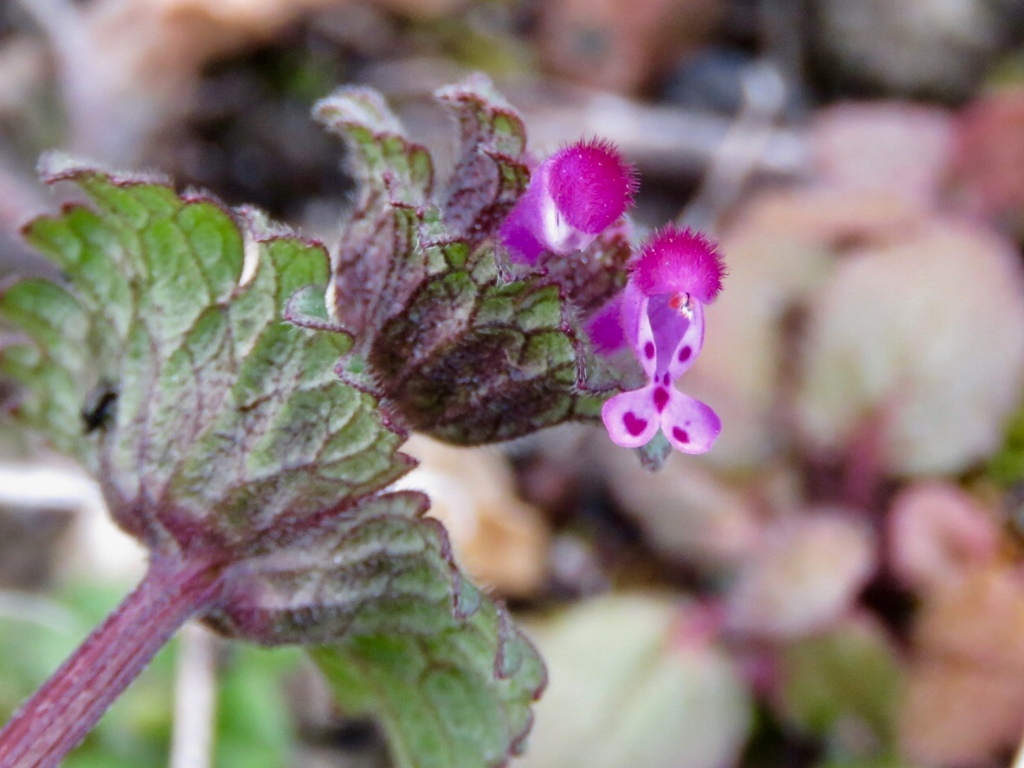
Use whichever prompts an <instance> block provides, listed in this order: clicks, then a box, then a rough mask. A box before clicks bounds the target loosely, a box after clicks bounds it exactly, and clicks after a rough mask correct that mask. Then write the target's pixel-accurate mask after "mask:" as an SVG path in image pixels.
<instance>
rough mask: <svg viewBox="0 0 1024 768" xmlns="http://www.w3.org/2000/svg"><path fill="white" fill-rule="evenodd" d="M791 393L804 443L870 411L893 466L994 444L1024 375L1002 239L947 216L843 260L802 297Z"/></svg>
mask: <svg viewBox="0 0 1024 768" xmlns="http://www.w3.org/2000/svg"><path fill="white" fill-rule="evenodd" d="M807 327H808V339H807V343H806V348H805V350H804V353H805V368H804V370H803V377H802V381H801V389H800V392H799V399H798V402H797V416H798V425H799V428H800V430H801V432H802V434H803V436H804V437H805V439H806V441H807V444H808V447H810V448H811V449H812V450H815V451H823V452H826V453H839V452H841V451H842V450H843V448H844V447H845V446H846V445H847V444H848V442H849V441H850V439H851V437H852V435H853V434H854V432H855V431H856V430H857V429H858V427H860V426H861V425H862V424H863V423H864V421H865V420H866V419H869V418H873V417H874V418H879V419H880V421H881V422H882V423H883V424H884V426H883V427H882V429H883V433H882V436H881V437H882V442H883V443H884V449H883V456H882V457H880V458H881V459H882V461H883V462H884V464H885V466H887V467H888V469H889V470H891V471H892V472H893V473H896V474H918V473H929V472H958V471H961V470H963V469H964V468H966V467H967V466H969V465H970V464H971V463H972V462H975V461H978V460H980V459H982V458H983V457H985V456H986V455H988V454H989V453H991V452H992V451H993V450H995V448H996V447H997V446H998V445H999V442H1000V440H1001V437H1002V430H1003V424H1004V422H1005V420H1006V418H1007V417H1008V416H1009V414H1010V413H1011V412H1012V411H1013V409H1014V407H1015V406H1016V405H1017V403H1018V401H1019V398H1020V392H1021V389H1022V386H1024V281H1022V276H1021V271H1020V266H1019V264H1018V256H1017V254H1016V251H1015V249H1014V248H1013V246H1012V244H1010V243H1008V242H1006V241H1005V240H1003V239H1002V238H1001V237H999V236H998V235H996V234H995V233H994V232H992V231H989V230H986V229H984V228H981V227H978V226H975V225H973V224H969V223H967V222H963V221H956V220H953V219H949V218H947V219H945V220H941V221H940V220H934V221H932V222H929V223H926V224H921V225H920V226H918V227H916V228H913V229H911V230H909V231H908V232H906V237H905V238H904V239H903V240H901V241H899V242H895V243H892V244H890V245H888V246H887V247H875V248H865V249H863V250H861V251H859V252H858V253H856V254H855V255H849V256H847V257H846V258H845V259H843V260H842V261H841V262H840V263H839V264H838V266H837V268H836V269H835V271H834V273H833V274H832V276H831V278H830V279H829V281H828V282H827V283H826V285H825V286H824V288H823V290H822V291H821V292H820V294H819V295H817V296H816V297H815V301H814V303H813V305H812V307H811V310H810V313H809V318H808V326H807Z"/></svg>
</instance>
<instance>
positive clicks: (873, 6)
mask: <svg viewBox="0 0 1024 768" xmlns="http://www.w3.org/2000/svg"><path fill="white" fill-rule="evenodd" d="M1013 4H1014V0H1010V1H1009V2H1000V1H999V0H996V1H992V0H942V2H936V0H902V1H901V2H898V3H894V2H891V1H890V0H815V3H814V17H815V19H816V21H817V23H818V25H819V28H818V29H817V30H816V34H815V43H816V45H817V46H819V47H820V48H821V49H822V52H823V53H824V54H825V57H826V61H825V62H824V63H823V68H825V69H826V71H825V76H826V77H827V78H829V79H832V80H836V81H838V83H837V84H841V85H842V86H843V87H846V88H851V87H852V88H856V89H859V90H862V91H863V90H865V89H867V88H870V89H871V90H872V91H877V90H878V89H880V88H881V89H884V90H885V91H887V92H890V93H894V94H899V95H903V96H918V97H920V96H928V97H933V98H934V97H938V98H941V99H944V100H949V101H952V100H956V99H960V98H963V97H964V96H965V95H967V93H968V92H969V91H970V90H971V89H972V88H973V87H974V86H976V85H977V82H978V80H979V79H980V77H981V75H982V73H983V71H984V69H985V67H986V66H987V65H988V64H989V62H990V60H991V57H992V55H993V53H995V52H996V51H997V50H998V48H999V47H1000V45H1001V44H1002V42H1003V37H1004V33H1005V29H1004V27H1005V25H1006V19H1005V18H1003V17H1005V16H1007V15H1009V12H1012V10H1013ZM1000 6H1002V8H1000Z"/></svg>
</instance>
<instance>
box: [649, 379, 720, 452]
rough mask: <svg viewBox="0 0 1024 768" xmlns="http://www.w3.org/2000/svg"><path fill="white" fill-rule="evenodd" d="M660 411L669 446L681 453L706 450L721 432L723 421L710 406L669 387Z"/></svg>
mask: <svg viewBox="0 0 1024 768" xmlns="http://www.w3.org/2000/svg"><path fill="white" fill-rule="evenodd" d="M670 394H671V397H670V398H669V402H668V405H667V406H666V407H665V411H664V412H663V413H662V414H661V428H662V430H663V431H664V432H665V437H667V438H668V441H669V442H670V443H672V447H673V448H675V449H676V450H678V451H682V452H683V453H707V452H708V451H710V450H711V446H712V445H713V444H714V442H715V438H716V437H718V433H719V432H721V431H722V420H721V419H719V418H718V414H717V413H715V412H714V411H713V410H712V409H711V407H710V406H709V405H705V404H704V403H702V402H701V401H700V400H697V399H695V398H692V397H690V396H688V395H684V394H683V393H682V392H679V391H676V390H671V391H670Z"/></svg>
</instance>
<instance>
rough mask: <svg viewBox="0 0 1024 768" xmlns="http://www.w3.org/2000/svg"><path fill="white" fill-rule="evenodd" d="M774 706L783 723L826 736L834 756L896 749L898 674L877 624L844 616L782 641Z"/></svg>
mask: <svg viewBox="0 0 1024 768" xmlns="http://www.w3.org/2000/svg"><path fill="white" fill-rule="evenodd" d="M780 675H781V680H782V685H781V687H780V692H779V696H778V700H777V702H776V703H777V705H778V707H779V709H780V711H781V714H782V716H783V718H784V719H785V721H786V722H788V723H789V724H790V725H792V726H794V727H796V728H797V729H799V730H800V731H803V732H804V733H807V734H809V735H813V736H817V737H822V738H825V739H826V740H827V742H828V744H829V747H830V752H831V754H832V755H833V756H834V757H835V758H836V759H839V760H854V759H860V760H867V759H877V758H880V757H886V756H890V755H892V754H895V752H896V749H897V734H896V731H895V727H896V726H895V723H896V720H897V717H896V715H897V708H898V706H899V701H900V696H901V684H902V675H901V674H900V666H899V661H898V659H897V658H896V653H895V649H894V648H893V646H892V642H891V641H890V640H889V639H888V638H887V637H886V635H885V633H884V630H882V629H881V628H880V627H878V626H876V625H874V624H872V623H868V622H865V621H860V620H848V621H845V622H844V623H842V624H840V625H839V626H837V627H836V628H835V629H833V630H832V631H831V632H829V633H828V634H824V635H820V636H816V637H809V638H805V639H803V640H800V641H799V642H796V643H793V644H791V645H789V646H787V647H786V648H785V650H784V652H783V654H782V659H781V667H780Z"/></svg>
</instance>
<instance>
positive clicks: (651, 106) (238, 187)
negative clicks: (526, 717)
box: [0, 0, 1024, 768]
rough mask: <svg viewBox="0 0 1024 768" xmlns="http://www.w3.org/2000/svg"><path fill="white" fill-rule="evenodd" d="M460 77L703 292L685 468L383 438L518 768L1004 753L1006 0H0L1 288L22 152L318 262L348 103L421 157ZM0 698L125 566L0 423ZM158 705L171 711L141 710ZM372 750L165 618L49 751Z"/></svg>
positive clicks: (1017, 538) (297, 671)
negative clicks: (514, 692) (712, 421)
mask: <svg viewBox="0 0 1024 768" xmlns="http://www.w3.org/2000/svg"><path fill="white" fill-rule="evenodd" d="M472 71H484V72H487V73H488V74H489V75H491V77H492V78H494V80H495V81H496V83H497V84H498V87H499V88H500V89H501V90H502V91H503V92H504V93H505V94H506V96H507V97H508V98H509V99H510V101H512V103H513V104H515V105H516V106H517V107H518V108H519V109H520V110H521V111H522V112H523V114H524V116H525V118H526V124H527V128H528V131H529V136H530V142H531V147H532V149H533V150H534V151H535V152H536V153H538V154H539V155H543V154H544V153H546V152H549V151H551V150H553V149H556V148H557V147H558V146H559V145H561V144H562V143H564V142H567V141H571V140H574V139H576V138H578V137H580V136H593V135H597V136H603V137H607V138H609V139H611V140H613V141H615V142H617V143H618V144H619V146H620V147H621V148H622V150H623V151H624V153H625V154H626V155H627V157H628V158H629V159H630V160H631V161H632V162H634V163H636V164H637V166H638V168H639V170H640V173H641V180H642V182H641V192H640V196H639V205H638V209H637V211H636V220H637V222H638V223H639V224H640V225H641V227H655V226H659V225H661V224H663V223H665V222H667V221H670V220H676V221H678V222H680V223H683V224H688V225H694V226H699V227H701V228H704V229H706V230H709V231H710V232H712V233H713V234H714V235H715V236H716V237H717V238H719V240H720V242H721V248H722V250H723V252H724V254H725V256H726V261H727V263H728V265H729V270H730V274H729V277H728V279H727V281H726V287H725V291H724V292H723V294H722V296H721V298H720V299H719V300H718V302H717V303H716V304H715V305H714V306H712V307H711V308H710V309H709V312H708V332H707V334H708V336H707V344H706V346H705V348H704V353H703V355H702V359H701V360H700V361H699V362H698V364H697V365H696V366H695V368H694V369H693V370H692V371H691V372H690V373H689V374H687V376H686V378H685V379H684V383H683V388H684V389H685V390H686V391H687V392H689V393H691V394H694V395H696V396H698V397H701V398H702V399H704V400H705V401H707V402H708V403H710V404H711V405H713V407H714V408H715V409H716V410H717V411H718V412H719V414H720V415H721V416H722V420H723V422H724V431H723V433H722V436H721V438H720V440H719V442H718V444H717V445H716V447H715V449H714V450H713V451H712V453H710V454H709V455H707V456H703V457H683V456H675V457H673V458H672V459H671V460H670V462H669V464H668V466H667V467H666V468H665V469H664V470H663V471H662V472H660V473H658V474H654V475H651V474H648V473H646V472H645V471H644V470H642V469H641V468H640V466H639V462H638V461H637V460H636V457H635V456H633V455H631V454H630V453H629V452H627V451H624V450H622V449H618V448H615V447H614V446H613V445H611V444H610V443H609V442H608V440H607V438H606V437H605V435H604V434H603V431H602V430H600V429H597V428H583V427H572V428H560V429H557V430H552V431H549V432H546V433H543V434H540V435H537V436H535V437H533V438H530V439H526V440H522V441H519V442H516V443H514V444H511V445H507V446H503V447H499V448H489V449H480V450H466V449H452V448H448V447H445V446H441V445H439V444H436V443H433V442H430V441H427V440H425V439H420V438H414V439H413V441H412V442H411V444H410V446H409V450H410V452H412V453H413V454H414V455H416V456H417V457H418V458H420V459H421V461H422V466H421V468H420V469H418V470H416V472H414V473H413V474H412V475H410V476H409V477H408V478H407V479H405V480H403V483H404V484H405V485H406V486H409V487H415V488H420V489H425V490H427V491H428V492H429V493H430V494H431V495H432V497H433V498H434V501H435V510H434V512H433V514H435V515H437V516H438V517H440V518H441V519H442V520H444V521H445V522H446V524H447V525H448V527H449V529H450V531H451V534H452V537H453V540H454V542H455V545H456V549H457V557H458V558H459V560H460V561H461V563H462V564H463V565H464V566H465V567H466V568H467V569H468V570H469V572H470V573H471V574H472V575H473V576H474V578H475V579H476V580H477V581H478V582H479V583H480V584H482V585H484V586H486V587H487V588H488V589H489V590H490V591H491V592H492V593H493V594H494V595H496V596H498V597H501V598H503V599H505V600H507V601H508V602H509V603H510V605H511V606H512V608H513V609H514V610H515V611H516V612H517V615H518V616H519V617H520V619H521V620H522V621H523V622H524V623H525V625H526V626H527V628H528V631H529V632H530V634H531V636H532V637H534V638H535V640H536V642H537V644H538V646H539V647H540V649H541V651H542V652H543V654H544V656H545V658H546V659H547V662H548V664H549V667H550V674H551V684H550V687H549V690H548V692H547V694H546V696H545V698H544V699H543V700H542V702H541V703H540V704H539V705H538V707H537V713H536V714H537V717H536V724H535V728H534V732H533V735H532V737H531V740H530V749H529V751H528V753H527V755H526V757H524V758H522V759H521V760H519V761H517V762H516V765H517V766H521V768H576V767H577V766H588V768H595V767H596V768H619V767H620V766H621V767H623V768H729V766H751V767H752V768H769V767H774V766H778V767H779V768H782V766H786V768H790V767H792V768H803V767H806V768H817V767H819V766H821V767H824V766H863V767H865V768H866V767H870V766H878V767H879V768H881V767H882V766H888V767H892V768H898V767H900V766H907V767H908V768H909V767H912V766H939V767H943V768H945V767H947V766H948V768H961V767H968V768H969V767H972V766H978V767H979V768H983V767H986V766H1002V765H1009V764H1010V763H1011V762H1012V761H1013V758H1014V755H1015V754H1016V752H1017V750H1018V748H1019V745H1020V743H1021V737H1022V735H1024V569H1022V566H1021V563H1022V562H1024V561H1022V556H1024V407H1022V405H1024V265H1022V258H1021V244H1022V242H1024V2H1022V0H900V2H887V1H886V0H628V1H625V0H480V1H478V2H469V1H468V0H378V1H377V2H373V1H372V0H0V279H8V278H9V277H11V276H14V275H21V274H27V273H45V272H47V270H48V269H50V268H49V267H48V266H47V265H46V264H45V263H44V262H43V261H42V260H41V259H40V258H39V257H38V256H36V255H34V254H33V253H31V252H30V251H29V250H28V249H27V248H26V247H25V246H24V245H23V244H22V242H21V240H20V236H19V234H18V232H19V227H20V226H21V225H22V224H23V223H24V222H25V221H26V220H27V219H29V218H30V217H32V216H34V215H37V214H39V213H43V212H46V211H48V210H51V209H52V207H53V205H54V202H53V200H52V198H51V197H50V196H49V193H48V192H47V190H45V189H43V188H42V186H41V185H40V184H39V183H38V182H37V181H36V179H35V172H34V166H35V163H36V160H37V158H38V156H39V154H40V153H41V152H43V151H45V150H48V149H52V148H55V147H58V148H63V149H66V150H69V151H72V152H74V153H76V154H78V155H81V156H84V157H87V158H91V159H93V160H96V161H100V162H103V163H106V164H109V165H113V166H119V167H132V168H154V169H160V170H162V171H164V172H166V173H168V174H169V175H171V176H172V177H173V178H174V179H175V180H176V182H177V183H178V184H179V186H181V187H189V186H193V187H201V188H205V189H208V190H211V191H213V192H214V193H216V194H217V195H219V196H221V197H222V198H223V199H225V200H226V201H228V202H229V203H232V204H240V203H254V204H256V205H258V206H261V207H263V208H264V209H266V210H267V211H269V212H270V213H271V214H272V215H273V216H275V217H277V218H279V219H283V220H285V221H287V222H288V223H290V224H292V225H294V226H296V227H298V228H300V229H301V230H302V231H303V232H304V233H306V234H309V235H312V236H315V237H319V238H321V239H322V240H324V241H325V242H328V243H330V242H331V241H332V239H336V237H337V228H338V222H339V217H340V215H341V214H342V213H343V211H344V210H345V206H346V204H347V202H348V201H349V199H350V194H351V181H350V179H348V178H347V177H346V175H345V173H344V171H343V151H342V147H341V146H340V144H339V143H338V142H336V141H335V140H334V139H332V138H330V137H328V136H327V135H326V133H324V132H323V131H322V130H321V129H320V128H318V127H317V126H316V125H314V124H313V122H312V121H311V120H310V119H309V110H310V106H311V105H312V103H313V102H314V101H315V100H316V99H318V98H320V97H322V96H324V95H326V94H327V93H329V92H330V91H331V90H332V89H333V88H334V87H335V86H336V85H339V84H343V83H360V84H365V85H370V86H373V87H375V88H378V89H380V90H381V91H382V92H384V94H385V95H386V96H387V97H388V99H389V100H390V101H391V103H392V104H393V105H394V107H395V108H396V110H397V111H398V113H399V114H400V115H401V117H402V118H403V120H404V121H405V123H406V126H407V128H408V130H409V132H410V133H411V135H412V136H413V137H414V138H416V139H417V140H419V141H421V142H423V143H425V144H426V145H428V146H429V147H430V148H431V150H432V151H433V152H434V153H435V156H436V157H438V158H439V159H440V163H439V165H440V168H441V172H442V173H443V172H444V168H445V165H446V163H450V162H451V154H452V151H453V144H454V132H453V126H451V125H450V124H449V123H448V121H447V118H446V117H445V116H444V115H443V114H442V113H441V112H440V110H439V109H438V108H437V107H436V106H435V105H434V104H433V103H432V101H431V97H430V94H431V92H432V91H433V90H434V89H435V88H437V87H439V86H441V85H444V84H447V83H451V82H454V81H457V80H459V79H461V78H463V77H464V76H465V75H466V74H467V73H469V72H472ZM0 460H2V462H0V719H6V716H7V714H8V713H10V712H11V711H13V709H14V708H15V707H16V706H17V704H18V702H19V701H20V700H21V699H22V698H23V697H24V696H26V695H27V694H28V693H29V692H31V690H32V689H34V687H35V686H36V685H38V684H39V683H40V682H41V681H42V680H43V679H44V678H45V677H46V676H47V675H48V674H49V673H50V672H51V671H53V670H54V669H55V668H56V666H57V665H58V664H59V662H60V661H61V660H62V659H63V657H64V656H65V655H66V654H67V653H68V652H70V650H71V649H72V648H73V647H74V646H75V645H76V644H77V642H78V641H79V640H80V639H81V638H82V637H83V636H84V635H85V634H86V633H87V631H88V630H89V629H90V628H91V626H92V625H93V624H94V623H95V622H96V621H97V620H98V619H99V618H100V617H101V616H102V615H103V614H104V613H105V612H106V611H108V610H109V609H110V608H112V607H113V606H114V604H115V603H116V602H117V600H118V599H119V598H120V597H121V596H122V595H123V594H124V592H125V591H126V589H127V588H128V586H129V585H131V584H132V583H133V582H134V580H135V579H137V578H138V576H139V575H140V573H141V569H142V555H141V554H140V553H139V551H138V549H137V547H136V545H135V544H134V543H133V542H132V541H131V540H129V539H127V538H125V537H122V536H120V535H119V534H118V533H117V532H116V531H115V530H113V529H112V527H111V526H110V524H109V523H107V522H106V521H105V518H104V516H103V510H102V501H101V499H100V498H99V496H98V492H97V491H96V489H95V488H94V487H93V486H92V485H91V484H90V483H89V482H88V480H87V479H86V478H84V477H83V476H82V475H80V474H79V473H78V472H77V471H76V470H75V468H74V467H71V466H68V465H67V464H66V463H62V462H61V461H60V460H59V459H56V458H54V457H49V456H38V455H35V456H30V455H28V454H27V453H26V450H25V448H24V445H23V444H22V443H21V442H20V441H19V440H18V439H17V437H16V436H15V435H13V434H11V433H10V432H9V430H8V429H5V428H4V427H3V425H0ZM176 713H177V714H176ZM168 755H170V756H171V757H170V760H171V765H172V767H173V768H184V766H193V767H194V768H204V766H217V768H241V767H242V766H245V767H246V768H262V767H264V766H266V768H272V767H275V766H295V767H296V768H318V767H320V766H352V767H358V768H362V767H364V766H365V767H366V768H376V767H377V766H381V767H383V766H387V765H388V764H389V763H388V757H387V752H386V749H385V747H384V746H383V742H382V740H381V738H380V736H379V734H378V733H377V732H376V730H375V728H374V726H373V724H372V723H366V722H359V721H352V720H349V719H346V718H345V714H344V713H343V712H339V711H337V710H336V708H334V707H333V705H332V704H331V701H330V698H329V696H328V695H327V694H326V693H325V691H324V688H323V687H322V685H321V683H320V681H319V680H318V678H317V677H316V675H315V673H313V672H312V671H311V670H310V668H308V667H307V666H306V665H305V664H304V662H303V661H302V655H301V653H299V652H297V651H295V650H289V649H284V650H279V651H273V652H269V651H262V650H257V649H253V648H248V647H243V646H241V645H237V644H234V645H227V644H224V643H222V642H221V641H219V640H217V639H216V638H214V637H212V636H211V635H209V634H207V633H206V632H205V631H204V630H202V629H200V628H198V627H190V628H189V629H188V630H187V631H186V632H184V633H183V634H182V636H181V637H180V638H179V640H178V641H177V642H176V643H175V644H174V645H173V646H172V647H171V648H169V649H168V650H167V651H166V652H165V653H163V654H162V655H161V656H160V657H158V659H157V661H156V662H155V663H154V665H153V666H152V667H151V668H150V669H149V670H148V671H147V673H146V674H145V675H144V676H143V677H142V678H141V679H140V680H139V681H138V682H137V683H136V684H135V685H134V686H133V687H132V688H131V689H130V690H129V692H128V693H127V694H126V696H125V697H124V698H123V699H122V700H121V702H120V703H118V704H117V705H116V706H115V707H114V709H113V710H112V711H111V712H110V713H109V715H108V716H107V717H106V718H105V719H104V720H103V722H102V723H101V725H100V727H99V728H98V729H97V731H96V732H94V733H93V734H92V735H91V736H90V737H89V738H88V740H87V741H86V743H85V745H84V746H83V747H82V748H81V749H80V750H78V751H77V752H76V753H75V754H74V755H73V756H72V757H70V758H69V759H68V760H67V762H66V765H67V766H69V767H70V768H85V767H86V766H97V767H98V766H104V767H112V768H117V767H119V766H125V767H127V766H132V768H146V767H147V766H160V765H166V764H167V761H168Z"/></svg>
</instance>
